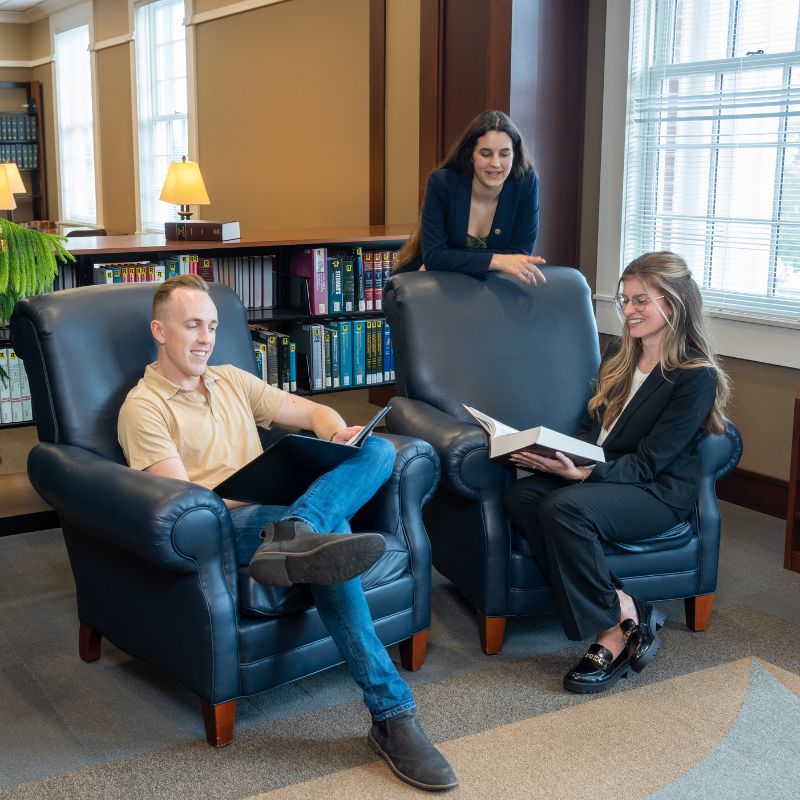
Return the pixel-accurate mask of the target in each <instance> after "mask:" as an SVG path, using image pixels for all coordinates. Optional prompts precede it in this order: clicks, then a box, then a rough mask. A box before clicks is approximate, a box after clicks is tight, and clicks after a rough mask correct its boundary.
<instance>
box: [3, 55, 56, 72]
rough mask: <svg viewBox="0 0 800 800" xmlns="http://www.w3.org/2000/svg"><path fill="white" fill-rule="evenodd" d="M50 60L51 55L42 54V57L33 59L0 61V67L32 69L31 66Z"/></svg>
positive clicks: (37, 65)
mask: <svg viewBox="0 0 800 800" xmlns="http://www.w3.org/2000/svg"><path fill="white" fill-rule="evenodd" d="M52 60H53V56H44V57H43V58H36V59H34V60H33V61H0V67H10V68H12V69H32V68H33V67H41V66H42V65H43V64H49V63H50V62H51V61H52Z"/></svg>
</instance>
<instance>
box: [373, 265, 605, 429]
mask: <svg viewBox="0 0 800 800" xmlns="http://www.w3.org/2000/svg"><path fill="white" fill-rule="evenodd" d="M544 272H545V275H546V277H547V283H546V284H545V285H540V286H535V287H527V286H523V285H522V284H520V283H519V282H518V281H516V280H513V279H511V278H508V277H507V276H505V275H502V274H499V273H491V274H490V275H489V277H488V278H487V279H486V280H485V281H484V280H476V279H475V278H473V277H470V276H468V275H460V274H455V273H442V272H415V273H404V274H401V275H396V276H394V277H393V278H392V279H391V281H390V282H389V283H388V284H387V288H386V292H385V298H384V311H385V314H386V318H387V320H388V322H389V325H390V326H391V330H392V342H393V346H394V350H395V356H396V357H395V370H396V373H397V390H398V394H400V395H402V396H405V397H410V398H412V399H415V400H423V401H425V402H427V403H429V404H430V405H432V406H434V407H436V408H438V409H440V410H441V411H444V412H446V413H448V414H450V415H451V416H453V417H455V418H457V419H461V420H465V421H472V417H470V416H469V415H468V414H467V412H466V411H464V409H463V407H462V403H466V404H467V405H470V406H473V407H475V408H478V409H479V410H481V411H484V412H485V413H487V414H489V415H490V416H492V417H495V418H496V419H498V420H500V421H502V422H504V423H506V424H508V425H512V426H514V427H516V428H520V429H523V428H527V427H530V426H532V425H546V426H548V427H551V428H554V429H556V430H560V431H563V432H565V433H571V432H572V431H573V430H575V428H576V427H577V425H578V423H579V421H580V419H581V417H582V415H583V413H584V411H585V409H586V402H587V400H588V398H589V396H590V394H591V391H592V380H593V378H594V377H595V375H596V373H597V369H598V366H599V364H600V347H599V341H598V336H597V327H596V323H595V318H594V311H593V309H592V300H591V292H590V290H589V286H588V284H587V283H586V279H585V278H584V277H583V275H581V273H580V272H578V270H576V269H570V268H567V267H548V268H546V269H545V270H544Z"/></svg>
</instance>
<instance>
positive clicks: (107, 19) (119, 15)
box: [94, 0, 131, 42]
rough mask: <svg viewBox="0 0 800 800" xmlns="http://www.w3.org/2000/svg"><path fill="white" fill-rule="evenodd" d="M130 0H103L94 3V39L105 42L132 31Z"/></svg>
mask: <svg viewBox="0 0 800 800" xmlns="http://www.w3.org/2000/svg"><path fill="white" fill-rule="evenodd" d="M130 29H131V26H130V18H129V16H128V0H102V2H99V3H98V2H95V4H94V40H95V41H96V42H103V41H105V40H106V39H113V38H115V37H116V36H124V35H125V34H127V33H130Z"/></svg>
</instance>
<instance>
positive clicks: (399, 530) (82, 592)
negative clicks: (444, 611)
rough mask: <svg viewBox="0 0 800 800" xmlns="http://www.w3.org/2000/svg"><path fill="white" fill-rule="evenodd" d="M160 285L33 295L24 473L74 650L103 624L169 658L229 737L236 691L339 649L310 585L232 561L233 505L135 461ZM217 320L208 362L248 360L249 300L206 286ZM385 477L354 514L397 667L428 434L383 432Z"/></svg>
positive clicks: (420, 600) (421, 533) (412, 577)
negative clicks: (65, 578) (53, 515)
mask: <svg viewBox="0 0 800 800" xmlns="http://www.w3.org/2000/svg"><path fill="white" fill-rule="evenodd" d="M153 291H154V288H153V286H152V285H130V286H95V287H85V288H81V289H72V290H67V291H61V292H55V293H53V294H48V295H44V296H41V297H35V298H32V299H30V300H24V301H22V302H21V303H19V304H18V306H17V308H16V310H15V312H14V315H13V317H12V320H11V337H12V341H13V344H14V347H15V348H16V349H17V352H18V353H19V354H20V355H21V357H22V358H23V360H24V362H25V367H26V369H27V372H28V375H29V379H30V383H31V394H32V399H33V407H34V414H35V418H36V424H37V428H38V433H39V440H40V444H39V445H37V446H36V447H35V448H34V449H33V451H32V452H31V454H30V458H29V461H28V474H29V476H30V480H31V482H32V484H33V486H34V487H35V488H36V490H37V491H38V492H39V493H40V494H41V495H42V497H43V498H44V499H45V500H46V501H47V502H48V503H50V504H51V505H52V506H53V508H54V509H55V510H56V511H57V512H58V515H59V518H60V521H61V524H62V528H63V532H64V538H65V540H66V545H67V550H68V553H69V559H70V564H71V566H72V571H73V574H74V577H75V585H76V590H77V602H78V617H79V621H80V629H79V652H80V656H81V658H83V659H84V660H85V661H94V660H96V659H97V658H99V656H100V642H101V638H102V637H106V638H107V639H109V640H110V641H112V642H113V643H114V644H115V645H116V646H117V647H119V648H121V649H122V650H124V651H126V652H127V653H130V654H131V655H133V656H135V657H137V658H140V659H142V660H144V661H147V662H149V663H151V664H154V665H156V666H157V667H159V668H161V669H162V670H164V671H165V672H167V673H168V674H169V675H171V676H173V677H174V678H176V679H177V680H179V681H181V682H182V683H184V684H185V685H186V686H188V687H189V688H191V689H192V690H194V691H195V692H196V693H197V694H198V695H199V696H200V699H201V704H202V710H203V716H204V719H205V723H206V735H207V738H208V740H209V742H210V743H212V744H215V745H217V746H219V745H222V744H226V743H227V742H229V741H230V740H231V739H232V737H233V721H234V714H235V708H236V699H237V698H239V697H246V696H248V695H252V694H256V693H258V692H262V691H264V690H265V689H269V688H271V687H273V686H277V685H279V684H283V683H287V682H289V681H293V680H295V679H297V678H301V677H303V676H305V675H310V674H312V673H314V672H317V671H318V670H320V669H324V668H326V667H330V666H332V665H334V664H337V663H340V662H341V657H340V655H339V652H338V650H337V648H336V646H335V645H334V643H333V641H332V640H331V638H330V637H329V636H328V634H327V632H326V630H325V628H324V626H323V624H322V622H321V620H320V619H319V616H318V614H317V612H316V609H315V608H314V607H313V603H312V600H311V595H310V592H309V590H308V587H302V586H301V587H292V588H291V589H289V590H285V589H280V588H270V589H267V588H266V587H264V586H261V585H260V584H258V583H255V582H254V581H252V579H251V578H250V577H249V575H248V574H247V572H246V567H241V566H239V564H238V559H237V553H236V546H235V542H234V537H233V529H232V525H231V519H230V515H229V514H228V510H227V508H226V506H225V504H224V503H223V502H222V500H221V499H220V498H219V497H218V496H217V495H216V494H214V493H213V492H211V491H209V490H208V489H205V488H203V487H201V486H198V485H197V484H192V483H185V482H182V481H177V480H172V479H168V478H162V477H158V476H155V475H150V474H147V473H143V472H137V471H135V470H132V469H130V468H128V467H127V466H126V465H125V461H124V458H123V455H122V452H121V449H120V447H119V445H118V443H117V436H116V425H117V415H118V412H119V408H120V405H121V404H122V401H123V400H124V398H125V395H126V393H127V392H128V390H129V389H130V388H131V387H132V386H133V385H134V384H135V383H136V382H137V381H138V379H139V378H140V377H141V375H142V374H143V371H144V368H145V365H146V364H148V363H150V362H151V361H154V360H155V356H156V351H155V344H154V342H153V340H152V337H151V336H150V332H149V319H150V302H151V299H152V296H153ZM211 292H212V297H213V299H214V302H215V303H216V305H217V309H218V312H219V319H220V326H219V330H218V335H217V345H216V349H215V351H214V353H213V357H212V363H215V364H223V363H232V364H235V365H237V366H239V367H241V368H243V369H247V370H250V371H252V372H255V356H254V353H253V347H252V342H251V340H250V335H249V331H248V329H247V320H246V313H245V310H244V308H243V306H242V304H241V303H240V301H239V298H238V297H237V296H236V295H235V294H234V293H233V292H232V291H231V290H230V289H228V288H226V287H224V286H220V285H212V286H211ZM390 438H391V439H392V441H393V442H394V444H395V446H396V448H397V460H396V462H395V467H394V472H393V474H392V476H391V478H390V479H389V481H388V482H387V483H386V484H385V485H384V486H383V487H382V488H381V490H380V491H379V492H378V494H377V495H376V496H375V497H374V498H373V499H372V501H370V503H369V504H368V505H367V506H365V507H364V508H363V509H362V510H361V511H360V512H359V514H358V515H357V516H356V517H355V518H354V519H353V529H354V530H371V531H381V532H382V533H384V536H385V538H386V541H387V550H386V553H385V554H384V556H383V557H382V559H381V560H380V561H379V562H378V563H376V564H375V565H374V566H373V567H372V568H371V569H370V570H369V571H368V572H367V573H366V574H365V575H364V576H363V578H362V580H363V583H364V586H365V588H366V590H367V592H366V594H367V600H368V603H369V606H370V610H371V612H372V616H373V620H374V623H375V627H376V630H377V632H378V635H379V637H380V639H381V641H382V642H383V643H384V644H386V645H389V644H393V643H396V642H400V643H401V645H400V655H401V661H402V663H403V666H404V667H406V668H407V669H416V668H418V667H419V666H421V664H422V662H423V661H424V658H425V645H426V639H427V629H428V627H429V626H430V581H431V556H430V544H429V541H428V538H427V535H426V532H425V528H424V526H423V522H422V517H421V507H422V505H423V504H424V503H425V502H426V500H427V499H428V498H429V497H430V496H431V494H432V492H433V491H434V489H435V486H436V483H437V480H438V474H439V464H438V459H437V458H436V454H435V453H434V452H433V450H432V448H431V446H430V445H428V444H426V443H425V442H423V441H420V440H419V439H415V438H407V437H403V436H397V437H395V436H392V437H390Z"/></svg>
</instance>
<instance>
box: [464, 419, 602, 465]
mask: <svg viewBox="0 0 800 800" xmlns="http://www.w3.org/2000/svg"><path fill="white" fill-rule="evenodd" d="M464 408H466V409H467V411H469V413H470V414H472V416H473V417H475V419H476V420H478V422H479V423H480V424H481V425H482V426H483V428H484V429H485V430H486V432H487V433H488V434H489V458H493V459H495V458H496V459H501V460H504V461H507V460H508V458H509V456H510V455H511V454H512V453H519V452H523V451H524V452H527V453H536V454H538V455H542V456H546V457H547V458H555V454H556V451H558V452H559V453H563V454H564V455H565V456H567V458H569V459H571V460H572V462H573V463H574V464H576V465H577V466H583V465H584V464H597V463H598V462H605V460H606V458H605V455H604V454H603V449H602V448H601V447H598V446H597V445H594V444H587V443H586V442H582V441H581V440H580V439H576V438H575V437H574V436H566V435H565V434H563V433H558V432H557V431H553V430H550V428H545V427H543V426H541V425H540V426H539V427H538V428H528V429H527V430H524V431H518V430H517V429H516V428H511V427H510V426H508V425H504V424H503V423H502V422H498V421H497V420H496V419H493V418H492V417H490V416H489V415H488V414H484V413H483V412H482V411H478V410H477V409H476V408H470V407H469V406H464Z"/></svg>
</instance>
